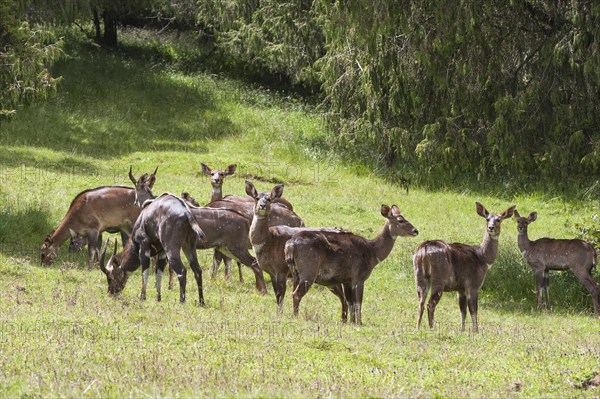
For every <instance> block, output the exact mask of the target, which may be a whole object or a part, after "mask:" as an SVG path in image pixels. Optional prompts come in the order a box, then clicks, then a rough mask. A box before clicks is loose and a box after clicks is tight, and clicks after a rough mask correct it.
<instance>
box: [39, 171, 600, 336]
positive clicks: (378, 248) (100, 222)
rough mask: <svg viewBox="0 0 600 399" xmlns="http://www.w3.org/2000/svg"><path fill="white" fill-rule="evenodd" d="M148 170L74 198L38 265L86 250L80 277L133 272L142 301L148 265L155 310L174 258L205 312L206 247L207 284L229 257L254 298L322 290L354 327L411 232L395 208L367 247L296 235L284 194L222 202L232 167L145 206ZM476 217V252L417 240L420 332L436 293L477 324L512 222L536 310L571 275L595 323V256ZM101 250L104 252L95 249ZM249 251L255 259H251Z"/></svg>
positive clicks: (118, 287)
mask: <svg viewBox="0 0 600 399" xmlns="http://www.w3.org/2000/svg"><path fill="white" fill-rule="evenodd" d="M157 170H158V168H157V169H156V170H154V172H153V173H152V174H151V175H148V174H143V175H142V176H141V177H140V178H139V179H136V178H135V177H134V175H133V171H132V169H131V168H130V169H129V178H130V179H131V181H132V183H133V184H134V187H133V188H131V187H124V186H103V187H98V188H93V189H89V190H85V191H83V192H81V193H79V194H78V195H77V196H76V197H75V199H73V201H72V202H71V205H70V207H69V210H68V212H67V214H66V215H65V217H64V218H63V220H62V221H61V223H60V224H59V226H58V227H57V228H56V229H55V230H54V231H53V232H52V233H51V234H50V235H48V236H47V237H46V238H45V239H44V242H43V244H42V246H41V248H40V252H41V261H42V264H44V265H50V264H51V263H52V262H53V260H54V259H55V257H56V255H57V252H58V249H59V247H60V246H61V245H62V244H63V243H64V242H65V241H66V240H67V239H71V247H72V248H81V247H82V246H83V245H84V244H85V243H87V246H88V267H89V268H90V269H91V268H93V267H94V265H95V263H96V261H98V263H99V265H100V269H101V270H102V272H103V273H104V274H105V275H106V278H107V281H108V292H109V293H110V294H112V295H118V294H119V293H121V292H122V291H123V289H124V288H125V284H126V282H127V279H128V277H129V275H130V274H131V273H132V272H134V271H135V270H137V269H138V268H139V267H140V265H141V267H142V292H141V299H142V300H145V299H146V286H147V282H148V276H149V272H150V259H151V258H152V257H155V258H156V295H157V300H158V301H160V300H161V280H162V274H163V272H164V269H165V266H166V264H167V263H168V264H169V268H170V271H171V274H170V277H171V278H170V279H169V288H171V286H172V280H171V279H172V273H173V272H174V273H175V274H176V275H177V278H178V280H179V300H180V302H182V303H183V302H185V300H186V298H185V291H186V268H185V267H184V265H183V263H182V261H181V253H182V252H183V253H184V255H185V257H186V258H187V260H188V262H189V264H190V267H191V269H192V271H193V273H194V277H195V280H196V284H197V285H198V300H199V303H200V305H203V304H204V295H203V285H202V271H201V268H200V265H199V264H198V258H197V255H196V250H198V249H214V254H213V270H212V276H213V278H214V277H215V275H216V273H217V271H218V268H219V264H220V263H221V262H224V263H225V274H226V276H227V277H228V278H231V263H232V259H233V260H236V261H237V263H238V268H239V277H240V280H241V281H243V276H242V270H241V264H243V265H245V266H247V267H249V268H250V269H252V271H253V273H254V276H255V279H256V289H257V290H258V291H260V292H266V291H267V287H266V284H265V280H264V277H263V271H264V272H266V273H267V274H268V275H269V276H270V277H271V284H272V286H273V290H274V292H275V297H276V301H277V307H278V310H279V312H281V311H282V306H283V300H284V297H285V291H286V287H287V280H288V277H291V278H292V281H293V292H292V298H293V312H294V315H297V314H298V310H299V306H300V301H301V300H302V297H303V296H304V295H305V294H306V293H307V291H308V290H309V289H310V287H311V285H312V284H313V283H316V284H319V285H323V286H326V287H327V288H329V290H331V291H332V292H333V293H334V294H335V295H336V296H337V297H338V298H339V300H340V302H341V305H342V315H341V319H342V321H344V322H346V321H347V320H348V313H350V322H352V323H356V324H362V318H361V305H362V300H363V291H364V283H365V281H366V280H367V279H368V278H369V276H370V275H371V272H372V271H373V268H374V267H375V266H376V265H377V264H378V263H380V262H382V261H383V260H384V259H385V258H387V256H388V255H389V254H390V252H391V251H392V248H393V246H394V242H395V240H396V238H397V237H400V236H416V235H418V231H417V229H416V228H415V227H414V226H413V225H412V224H411V223H410V222H409V221H408V220H407V219H406V218H404V217H403V216H402V214H401V213H400V209H399V208H398V207H397V206H396V205H392V206H387V205H382V206H381V215H382V216H383V218H384V219H385V224H384V226H383V228H382V229H381V231H380V233H379V234H378V235H377V236H376V237H375V238H374V239H372V240H369V239H366V238H364V237H361V236H358V235H355V234H352V233H351V232H348V231H345V230H342V229H338V228H310V227H305V226H304V222H303V221H302V219H301V218H300V217H299V216H298V215H297V214H296V213H295V212H294V210H293V206H292V204H291V203H290V202H289V201H287V200H286V199H284V198H283V197H282V195H283V184H278V185H276V186H275V187H273V189H272V190H271V191H266V192H258V191H257V189H256V187H255V186H254V184H253V183H252V182H250V181H246V182H245V190H246V193H247V194H248V196H234V195H228V196H223V192H222V189H223V181H224V179H225V177H226V176H230V175H232V174H234V173H235V170H236V165H230V166H228V167H227V168H225V169H224V170H213V169H211V168H210V167H208V166H207V165H205V164H202V172H203V173H204V174H207V175H209V176H210V182H211V186H212V194H211V198H210V202H209V203H208V204H207V205H206V206H199V204H198V203H197V202H196V200H194V199H193V198H192V197H191V196H190V195H189V194H188V193H183V194H182V195H181V197H178V196H175V195H173V194H168V193H165V194H162V195H160V196H158V197H155V196H154V195H153V194H152V188H153V186H154V183H155V181H156V173H157ZM476 211H477V214H478V215H479V216H481V217H482V218H484V219H485V220H486V225H487V227H486V229H485V235H484V238H483V242H482V243H481V244H479V245H474V246H473V245H466V244H460V243H452V244H449V243H446V242H444V241H440V240H430V241H425V242H423V243H422V244H421V245H420V246H419V247H418V248H417V250H416V253H415V254H414V256H413V265H414V275H415V283H416V288H417V295H418V299H419V306H418V319H417V327H419V326H420V324H421V320H422V316H423V312H424V307H425V302H426V300H427V296H428V294H429V301H428V302H427V313H428V321H429V326H430V327H431V328H433V325H434V312H435V307H436V305H437V303H438V302H439V301H440V299H441V296H442V293H443V292H444V291H456V292H457V294H458V304H459V308H460V313H461V326H462V330H464V329H465V319H466V313H467V308H468V310H469V313H470V316H471V322H472V324H473V331H475V332H476V331H477V330H478V325H477V297H478V291H479V289H480V288H481V286H482V285H483V281H484V279H485V275H486V273H487V271H488V269H489V268H490V266H491V265H492V264H493V263H494V261H495V259H496V256H497V254H498V238H499V236H500V228H501V223H502V221H503V220H505V219H508V218H510V217H512V216H513V215H514V217H515V219H516V221H517V230H518V245H519V249H520V250H521V252H522V254H523V256H524V258H525V260H526V261H527V263H528V264H529V265H530V266H531V268H532V269H533V271H534V273H535V277H536V283H537V304H538V308H539V307H541V306H542V305H543V294H544V293H545V296H546V302H545V304H546V306H547V307H549V306H550V302H549V296H548V294H549V288H548V271H550V270H566V269H570V270H571V271H572V272H573V273H574V274H575V276H577V278H578V279H579V280H580V281H581V283H582V284H583V285H584V286H585V287H586V288H587V290H588V291H589V292H590V295H591V297H592V302H593V306H594V311H595V312H596V314H598V315H600V298H599V292H598V286H597V284H596V283H595V282H594V281H593V279H592V274H591V271H592V268H593V267H594V266H595V264H596V257H597V256H596V251H595V249H594V247H593V246H592V245H591V244H590V243H588V242H585V241H582V240H578V239H572V240H566V239H551V238H541V239H539V240H535V241H531V240H529V238H528V236H527V226H528V225H529V224H531V223H532V222H534V221H535V220H536V218H537V213H536V212H532V213H531V214H529V216H528V217H526V218H525V217H521V216H520V215H519V213H518V212H517V211H516V210H515V206H514V205H513V206H511V207H509V208H508V209H506V210H505V211H504V212H502V213H500V214H494V213H490V212H488V210H487V209H486V208H485V207H484V206H483V205H482V204H480V203H479V202H477V203H476ZM104 231H106V232H110V233H116V232H120V233H121V236H122V242H123V250H122V252H120V253H117V240H115V242H114V249H113V250H112V253H111V254H110V255H108V256H107V255H106V253H107V247H108V246H109V240H108V239H107V240H106V242H105V243H104V245H102V232H104ZM100 247H102V248H101V249H100ZM249 249H253V251H254V254H255V256H252V254H251V253H250V252H249Z"/></svg>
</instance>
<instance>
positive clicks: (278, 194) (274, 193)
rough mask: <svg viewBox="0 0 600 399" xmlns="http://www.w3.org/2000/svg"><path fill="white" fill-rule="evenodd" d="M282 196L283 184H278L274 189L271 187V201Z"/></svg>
mask: <svg viewBox="0 0 600 399" xmlns="http://www.w3.org/2000/svg"><path fill="white" fill-rule="evenodd" d="M282 195H283V184H278V185H276V186H275V187H273V190H271V199H272V200H274V199H277V198H281V196H282Z"/></svg>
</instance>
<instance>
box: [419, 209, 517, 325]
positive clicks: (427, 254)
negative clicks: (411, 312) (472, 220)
mask: <svg viewBox="0 0 600 399" xmlns="http://www.w3.org/2000/svg"><path fill="white" fill-rule="evenodd" d="M475 205H476V209H477V214H478V215H479V216H481V217H483V218H484V219H485V220H486V221H487V228H486V230H485V236H484V238H483V242H482V243H481V244H480V245H474V246H471V245H465V244H460V243H454V244H447V243H445V242H444V241H440V240H434V241H425V242H424V243H422V244H421V245H419V247H418V248H417V252H416V253H415V255H414V256H413V265H414V269H415V282H416V285H417V294H418V296H419V311H418V320H417V328H419V327H420V325H421V318H422V317H423V309H424V306H425V299H426V298H427V293H428V291H430V290H431V296H430V297H429V303H428V304H427V316H428V318H429V327H430V328H433V314H434V312H435V307H436V305H437V303H438V302H439V301H440V299H441V297H442V293H443V292H444V291H448V292H449V291H457V292H458V305H459V307H460V316H461V329H462V331H464V329H465V318H466V315H467V306H468V307H469V313H470V314H471V321H472V322H473V331H474V332H477V331H478V326H477V295H478V291H479V289H480V288H481V286H482V285H483V281H484V279H485V275H486V273H487V271H488V269H489V268H490V266H491V265H492V264H493V263H494V261H495V260H496V256H497V255H498V238H499V236H500V225H501V223H502V221H503V220H504V219H507V218H509V217H511V216H512V214H513V211H514V210H515V205H513V206H511V207H510V208H508V209H507V210H505V211H504V212H502V213H501V214H499V215H497V214H491V213H489V212H488V211H487V209H485V207H484V206H483V205H481V204H480V203H479V202H476V203H475Z"/></svg>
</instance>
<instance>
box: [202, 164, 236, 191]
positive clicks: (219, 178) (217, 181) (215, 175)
mask: <svg viewBox="0 0 600 399" xmlns="http://www.w3.org/2000/svg"><path fill="white" fill-rule="evenodd" d="M200 165H201V166H202V173H204V174H205V175H208V176H210V184H211V185H212V187H213V188H217V189H220V188H221V187H222V186H223V180H224V179H225V176H230V175H232V174H234V173H235V169H236V168H237V165H236V164H233V165H229V166H228V167H226V168H225V170H217V169H215V170H212V169H211V168H210V167H209V166H208V165H206V164H204V163H201V164H200Z"/></svg>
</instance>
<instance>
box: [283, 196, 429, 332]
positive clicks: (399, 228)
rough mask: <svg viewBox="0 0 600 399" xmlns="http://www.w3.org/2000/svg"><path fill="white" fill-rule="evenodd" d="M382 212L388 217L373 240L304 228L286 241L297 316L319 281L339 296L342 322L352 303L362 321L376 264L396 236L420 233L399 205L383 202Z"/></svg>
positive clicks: (352, 319)
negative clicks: (366, 292)
mask: <svg viewBox="0 0 600 399" xmlns="http://www.w3.org/2000/svg"><path fill="white" fill-rule="evenodd" d="M381 215H382V216H383V217H384V218H386V219H387V220H386V222H385V225H384V226H383V229H382V230H381V232H380V233H379V235H377V237H375V239H373V240H367V239H366V238H363V237H361V236H357V235H355V234H352V233H350V232H344V231H339V232H334V231H303V232H299V233H297V234H295V235H294V236H292V237H291V238H290V239H289V240H288V241H287V243H286V244H285V258H286V261H287V264H288V266H289V268H290V270H291V271H292V275H293V278H294V292H293V293H292V295H293V300H294V316H297V315H298V308H299V306H300V301H301V300H302V297H303V296H304V295H305V294H306V292H307V291H308V289H309V288H310V286H311V285H312V284H313V283H317V284H320V285H324V286H326V287H328V288H330V289H331V290H332V291H333V292H334V293H335V294H336V295H337V296H338V297H339V298H340V301H341V302H342V321H343V322H346V321H347V313H348V307H349V308H350V322H352V323H354V322H356V324H359V325H360V324H362V317H361V306H362V299H363V291H364V284H365V281H366V280H367V279H368V278H369V276H370V275H371V272H372V271H373V268H374V267H375V266H377V264H379V263H380V262H382V261H383V260H384V259H385V258H387V256H388V255H389V254H390V252H391V251H392V248H393V247H394V243H395V241H396V238H397V237H400V236H416V235H418V234H419V232H418V230H417V229H415V228H414V227H413V225H412V224H410V222H409V221H408V220H406V219H405V218H404V217H403V216H402V215H401V214H400V210H399V209H398V207H397V206H396V205H392V207H391V208H390V207H389V206H387V205H381Z"/></svg>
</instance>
